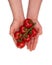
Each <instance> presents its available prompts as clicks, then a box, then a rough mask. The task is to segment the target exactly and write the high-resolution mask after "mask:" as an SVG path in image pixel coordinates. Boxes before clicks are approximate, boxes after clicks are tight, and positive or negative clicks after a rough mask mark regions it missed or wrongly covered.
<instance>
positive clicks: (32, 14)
mask: <svg viewBox="0 0 52 65" xmlns="http://www.w3.org/2000/svg"><path fill="white" fill-rule="evenodd" d="M8 1H9V4H10V7H11V10H12V13H13V22H12V24H11V26H10V35H11V36H12V37H13V40H14V42H15V43H16V40H15V39H14V32H15V31H16V30H18V29H19V26H21V25H22V24H23V21H24V19H25V18H24V14H23V8H22V3H21V0H8ZM41 2H42V0H29V6H28V12H27V18H30V19H32V20H33V22H34V21H35V22H36V23H37V24H36V26H35V27H36V28H39V33H38V35H37V37H36V38H35V39H34V38H32V40H31V41H30V42H29V43H27V48H28V49H29V50H30V51H32V50H34V49H35V48H36V45H37V42H38V36H39V35H40V34H42V27H41V25H40V24H39V22H38V20H37V18H38V13H39V9H40V5H41Z"/></svg>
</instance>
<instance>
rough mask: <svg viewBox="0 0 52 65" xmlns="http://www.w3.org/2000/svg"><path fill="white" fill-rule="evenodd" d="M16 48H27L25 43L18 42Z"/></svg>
mask: <svg viewBox="0 0 52 65" xmlns="http://www.w3.org/2000/svg"><path fill="white" fill-rule="evenodd" d="M16 46H17V47H18V48H23V47H24V46H25V42H24V41H22V42H17V43H16Z"/></svg>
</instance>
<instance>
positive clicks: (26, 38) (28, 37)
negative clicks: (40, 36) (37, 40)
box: [24, 34, 31, 42]
mask: <svg viewBox="0 0 52 65" xmlns="http://www.w3.org/2000/svg"><path fill="white" fill-rule="evenodd" d="M30 39H31V38H30V35H29V34H28V35H27V37H25V38H24V41H25V42H29V41H30Z"/></svg>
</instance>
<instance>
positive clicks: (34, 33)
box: [32, 28, 38, 37]
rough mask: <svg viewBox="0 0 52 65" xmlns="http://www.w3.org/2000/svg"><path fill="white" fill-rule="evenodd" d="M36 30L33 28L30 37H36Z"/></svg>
mask: <svg viewBox="0 0 52 65" xmlns="http://www.w3.org/2000/svg"><path fill="white" fill-rule="evenodd" d="M37 33H38V32H37V30H36V29H35V28H33V29H32V37H34V36H36V35H37Z"/></svg>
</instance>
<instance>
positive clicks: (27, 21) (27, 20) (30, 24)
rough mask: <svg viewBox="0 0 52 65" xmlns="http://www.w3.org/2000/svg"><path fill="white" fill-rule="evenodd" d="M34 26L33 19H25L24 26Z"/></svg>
mask: <svg viewBox="0 0 52 65" xmlns="http://www.w3.org/2000/svg"><path fill="white" fill-rule="evenodd" d="M32 25H33V22H32V21H31V19H25V21H24V26H25V27H26V28H30V27H31V26H32Z"/></svg>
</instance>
